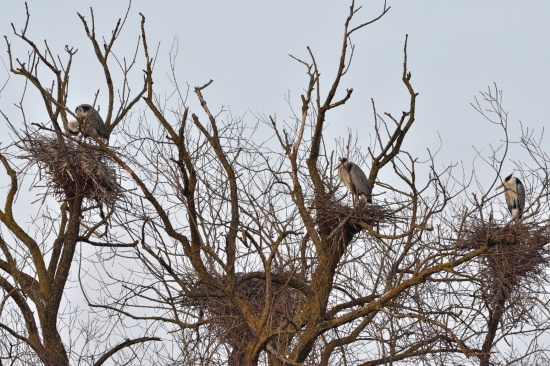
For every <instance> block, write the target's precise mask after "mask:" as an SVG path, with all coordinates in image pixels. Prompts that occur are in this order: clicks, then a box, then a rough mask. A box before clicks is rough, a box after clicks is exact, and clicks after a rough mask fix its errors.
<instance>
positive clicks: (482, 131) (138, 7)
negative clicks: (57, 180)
mask: <svg viewBox="0 0 550 366" xmlns="http://www.w3.org/2000/svg"><path fill="white" fill-rule="evenodd" d="M359 3H361V4H362V5H364V10H362V11H361V12H360V13H359V14H358V15H357V18H356V21H357V22H359V21H365V20H368V19H370V17H372V16H373V15H374V14H377V13H379V12H380V11H381V9H382V6H383V2H381V1H369V2H361V1H358V4H359ZM388 5H390V6H391V10H390V12H389V13H388V14H387V15H386V16H385V17H384V18H383V19H381V20H380V21H379V22H377V23H375V24H373V25H372V26H369V27H367V28H366V29H364V30H362V31H361V32H358V33H355V34H354V35H353V38H352V41H353V43H354V44H355V45H356V52H355V57H354V60H353V64H352V67H351V71H350V73H349V74H348V76H347V78H346V79H345V80H344V82H343V83H342V86H343V88H342V94H341V95H343V93H344V91H345V88H348V87H353V89H354V94H353V97H352V99H351V100H350V101H349V102H348V103H347V104H346V105H345V107H343V108H341V109H340V111H339V112H338V113H335V114H332V115H329V123H330V124H329V127H328V130H327V132H328V133H329V134H330V135H327V136H331V137H329V138H327V141H328V143H329V144H330V143H332V142H333V139H332V136H334V137H337V136H340V135H344V136H345V134H346V128H348V127H349V128H351V129H352V130H353V131H357V133H358V134H359V135H360V136H361V138H364V139H365V140H364V141H365V143H364V146H367V145H368V141H369V139H370V136H371V131H372V110H371V102H370V99H371V98H374V100H375V102H376V104H377V109H378V111H379V112H391V113H393V114H394V115H399V114H400V113H401V111H402V110H405V108H406V106H407V95H406V94H405V89H404V87H403V86H402V84H401V81H400V78H401V72H402V62H403V44H404V40H405V35H406V34H409V47H408V54H409V69H410V71H411V72H412V75H413V78H412V82H413V86H414V88H415V89H416V91H417V92H419V93H420V96H419V99H418V109H417V122H416V125H415V126H414V130H413V134H412V135H411V136H409V137H408V141H407V147H408V148H418V149H419V151H422V150H424V149H425V148H431V149H436V148H437V147H438V146H439V141H438V134H440V135H441V138H442V140H443V149H442V151H441V154H440V160H439V161H440V163H441V164H443V163H449V162H451V161H455V162H456V161H460V160H463V161H465V162H466V163H469V162H471V160H472V158H473V157H474V155H475V152H474V149H473V148H472V146H473V145H475V146H476V147H478V148H479V149H481V150H483V149H486V148H487V147H488V145H489V143H492V144H498V143H499V140H500V139H501V138H502V137H503V136H502V134H501V133H500V131H499V130H498V129H496V128H495V127H494V126H491V125H489V124H487V123H486V122H484V120H483V118H482V117H481V116H479V115H478V114H477V113H476V112H475V111H474V110H473V108H472V107H471V106H470V105H469V103H470V102H472V101H473V100H474V97H475V96H476V95H477V93H478V91H479V90H486V89H487V87H488V86H489V85H492V84H493V83H497V85H498V87H499V88H501V89H503V91H504V106H505V108H506V109H507V110H508V111H510V122H511V123H512V126H511V130H512V136H511V137H512V139H514V137H516V135H514V134H516V133H517V131H518V127H517V126H518V124H519V120H521V121H522V122H523V123H524V124H525V125H527V126H530V127H532V128H534V129H536V130H537V131H540V130H542V128H543V126H544V125H545V124H546V123H547V122H548V121H549V118H548V115H547V113H546V109H547V105H548V103H549V101H550V42H549V38H550V37H549V36H550V26H549V22H548V19H549V18H550V2H549V1H547V0H535V1H529V2H520V1H503V0H492V1H489V0H487V1H482V2H480V1H473V0H462V1H453V2H448V1H445V2H444V1H439V0H438V1H436V0H432V1H429V0H407V1H388ZM90 6H92V7H93V8H94V12H95V20H96V28H97V33H98V34H101V35H104V36H105V37H108V36H109V35H110V32H111V30H112V28H113V27H114V25H115V23H116V20H117V19H118V18H119V17H121V16H124V13H125V10H126V8H127V3H125V2H124V1H86V2H84V1H72V0H71V1H49V2H42V1H34V2H30V4H29V8H30V13H31V21H30V25H29V36H30V37H31V38H32V39H34V40H35V41H36V42H37V43H39V42H40V41H42V40H44V39H48V42H49V44H50V46H51V48H52V51H53V52H54V53H60V54H63V47H64V45H69V46H74V47H76V48H78V49H79V52H78V53H77V55H76V58H75V61H74V62H75V64H74V70H73V73H72V74H71V87H70V91H69V102H68V104H69V105H70V106H71V108H73V109H74V107H76V106H77V105H78V104H81V103H90V101H92V100H93V96H94V94H95V92H96V91H97V90H98V89H99V90H100V96H99V99H98V103H99V105H100V106H104V105H105V104H106V89H105V85H104V84H103V83H102V82H101V70H100V68H99V65H98V63H97V61H94V59H93V57H92V55H93V54H92V50H91V46H90V43H89V42H88V40H87V38H86V36H85V33H84V30H83V27H82V24H81V22H80V20H79V18H78V16H77V14H76V13H77V12H80V13H82V14H83V15H85V16H86V18H87V19H90V13H89V7H90ZM348 8H349V4H348V2H346V1H333V0H331V1H328V0H322V1H320V0H302V1H289V0H283V1H270V2H260V1H252V0H248V1H226V0H209V1H179V2H174V1H149V0H136V1H133V3H132V8H131V11H130V14H129V16H128V21H127V24H126V26H125V29H124V32H123V34H122V36H121V39H120V41H119V43H118V46H117V48H116V49H115V54H116V55H117V56H118V57H121V58H122V57H131V56H132V55H133V49H134V47H135V44H136V42H137V36H138V35H139V21H140V17H139V13H140V12H141V13H143V14H144V15H145V16H146V19H147V20H146V30H147V34H148V41H149V44H150V45H152V46H153V45H156V44H158V43H160V50H159V59H158V62H157V65H156V73H157V80H156V84H155V86H156V88H157V91H162V90H166V91H167V92H168V91H169V90H170V89H171V86H170V85H169V83H168V81H167V78H166V77H165V75H164V74H165V72H166V71H168V69H169V64H168V57H167V55H168V53H169V51H170V49H171V48H172V46H173V44H174V43H176V44H177V45H178V48H179V53H178V58H177V63H176V64H177V71H178V78H179V81H180V83H182V84H185V83H189V84H190V86H191V87H194V86H198V85H203V84H204V83H206V82H207V81H208V80H210V79H213V80H214V84H213V85H212V86H210V87H209V88H208V90H207V92H206V93H205V95H206V97H207V99H208V102H209V104H210V106H211V108H213V109H216V108H220V107H221V106H222V105H223V106H228V107H229V108H230V109H231V111H232V114H233V115H237V116H242V115H244V116H245V120H247V119H248V121H250V123H251V124H253V123H254V122H255V118H254V114H265V115H273V114H276V115H277V118H278V119H287V118H289V116H290V115H291V110H290V107H289V106H288V104H287V102H286V100H285V99H286V96H287V95H290V99H291V103H292V104H293V107H294V108H299V95H300V93H301V91H302V90H303V89H304V87H305V86H306V75H305V68H304V67H303V66H302V65H300V64H299V63H297V62H296V61H294V60H292V59H291V58H290V57H289V56H288V55H289V54H292V55H294V56H297V57H301V58H304V59H306V58H307V51H306V46H310V47H311V49H312V51H313V52H314V54H315V56H316V58H317V61H318V62H319V65H320V68H321V72H322V77H324V78H326V79H325V83H326V82H328V81H329V80H330V78H331V77H332V76H333V75H334V71H335V66H336V62H337V61H338V52H339V48H340V44H341V40H342V29H343V22H344V20H345V17H346V15H347V12H348ZM24 16H25V8H24V3H23V2H9V3H8V2H7V1H4V2H2V5H0V30H1V34H2V35H7V36H8V39H9V40H10V42H11V43H12V45H13V50H14V54H15V55H16V56H18V57H21V58H22V59H24V57H25V54H26V52H27V49H26V48H25V47H23V44H22V43H21V42H20V41H18V40H17V39H16V37H15V36H14V35H13V32H12V30H11V26H10V23H12V22H13V23H14V24H15V27H16V29H21V28H22V27H23V25H24V19H25V18H24ZM0 57H1V60H2V62H3V63H5V64H6V63H7V56H6V45H5V42H2V43H1V45H0ZM138 71H139V70H138ZM136 75H137V76H139V77H141V76H140V75H139V73H136ZM137 76H136V77H137ZM6 78H7V72H6V71H2V72H1V73H0V81H1V82H3V81H5V80H6ZM136 80H139V79H136ZM21 82H22V78H20V77H16V76H12V77H11V79H10V80H9V83H8V86H7V88H6V89H5V90H4V92H3V93H2V94H1V95H0V107H1V109H2V110H3V111H6V112H8V113H9V115H11V116H12V117H13V118H15V122H17V118H19V119H20V117H19V115H18V114H16V110H15V108H14V107H13V106H12V105H13V103H15V102H17V101H18V100H19V98H20V94H19V93H20V90H21V87H22V84H21ZM135 85H136V87H137V86H138V85H137V84H135ZM325 90H326V89H325ZM191 99H192V103H191V106H192V108H193V107H194V106H196V103H195V101H194V99H193V98H191ZM193 103H195V104H193ZM103 108H105V107H103ZM25 112H26V114H27V117H28V118H29V119H31V120H32V121H39V122H44V123H47V122H48V119H47V116H46V112H45V110H44V108H43V106H41V105H37V107H36V108H32V106H28V107H27V109H26V111H25ZM2 123H3V122H2ZM2 126H4V124H2ZM2 129H4V127H2ZM114 135H115V136H116V131H115V132H114ZM2 140H4V141H5V136H4V137H2ZM546 141H548V140H546ZM484 151H485V150H484ZM512 152H513V151H512ZM509 168H510V169H512V164H510V167H509ZM0 179H2V180H4V179H5V176H4V175H2V176H1V178H0Z"/></svg>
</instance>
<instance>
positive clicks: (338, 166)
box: [334, 163, 342, 170]
mask: <svg viewBox="0 0 550 366" xmlns="http://www.w3.org/2000/svg"><path fill="white" fill-rule="evenodd" d="M341 166H342V164H341V163H340V164H338V165H337V166H336V168H334V170H337V169H340V167H341Z"/></svg>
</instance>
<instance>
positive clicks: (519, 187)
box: [495, 174, 525, 220]
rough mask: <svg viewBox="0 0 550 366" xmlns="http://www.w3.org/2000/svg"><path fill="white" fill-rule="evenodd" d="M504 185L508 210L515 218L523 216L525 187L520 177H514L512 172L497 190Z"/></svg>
mask: <svg viewBox="0 0 550 366" xmlns="http://www.w3.org/2000/svg"><path fill="white" fill-rule="evenodd" d="M503 187H504V198H505V199H506V204H507V205H508V211H510V213H511V214H512V217H513V218H514V219H516V220H517V219H519V218H521V215H522V214H523V209H524V208H525V187H524V186H523V183H521V181H520V180H519V178H516V177H513V176H512V174H510V175H509V176H507V177H506V178H505V179H504V182H502V184H501V185H500V186H498V187H497V188H495V190H497V189H500V188H503Z"/></svg>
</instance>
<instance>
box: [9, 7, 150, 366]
mask: <svg viewBox="0 0 550 366" xmlns="http://www.w3.org/2000/svg"><path fill="white" fill-rule="evenodd" d="M91 15H92V24H91V26H89V24H88V22H87V21H86V20H85V18H84V17H83V16H80V18H81V20H82V23H83V25H84V28H85V30H86V32H87V34H88V36H89V37H90V40H91V42H92V45H93V46H94V49H95V51H96V56H97V58H98V61H99V63H100V64H101V65H102V66H103V69H104V72H105V80H106V85H107V89H108V92H109V103H108V107H107V118H106V123H107V127H108V128H109V129H113V128H114V127H116V126H117V124H118V123H120V122H121V121H122V120H123V119H124V117H125V116H126V114H127V113H128V111H129V110H130V109H131V108H132V106H133V105H134V104H135V103H136V102H137V101H138V100H140V98H141V96H142V95H143V94H144V93H145V91H146V85H145V84H144V85H142V89H141V90H140V91H138V92H137V93H136V94H135V95H131V93H130V89H129V86H128V83H127V76H128V74H129V72H130V71H131V70H132V67H133V66H134V62H131V63H129V64H124V66H121V74H122V75H123V86H122V87H121V90H120V93H119V95H120V96H121V99H120V101H119V103H120V107H119V110H118V111H116V113H115V111H114V101H113V98H114V87H113V84H112V81H111V76H110V72H111V71H110V69H109V66H108V62H107V59H108V57H109V56H110V55H111V51H112V46H113V44H114V41H115V40H116V39H117V37H119V34H120V30H121V28H122V25H123V24H124V20H122V19H121V20H119V22H118V23H117V25H116V27H115V30H114V31H113V33H112V37H111V39H110V41H109V42H108V43H107V44H106V47H104V48H102V47H100V46H99V43H98V41H97V40H96V38H95V37H96V36H95V28H94V23H93V22H94V21H93V12H91ZM29 20H30V14H29V11H28V7H27V22H26V23H25V25H24V27H23V29H22V30H21V31H18V30H17V29H16V28H15V26H13V30H14V34H15V36H16V38H17V39H18V41H20V42H22V43H23V44H24V45H26V47H27V48H28V50H29V52H28V55H27V59H26V60H21V59H19V58H18V57H17V56H16V55H14V54H13V52H12V45H11V43H10V41H9V40H8V38H7V37H6V38H5V40H6V46H7V54H8V59H9V68H10V72H11V73H12V74H14V75H16V76H19V77H22V78H23V79H24V80H25V83H28V84H29V85H31V86H32V89H33V92H35V93H36V95H38V96H40V98H41V100H42V105H43V107H44V109H45V111H46V112H47V115H48V116H49V118H50V120H51V123H52V125H51V126H45V125H42V124H33V125H34V126H33V125H31V124H30V123H29V122H28V121H27V120H26V118H25V105H24V99H25V95H26V94H24V95H23V96H22V99H21V103H20V104H19V105H18V107H19V109H20V111H21V116H22V118H23V125H22V126H20V125H18V124H15V123H14V122H13V119H12V118H10V117H9V116H7V115H6V114H4V113H3V116H4V118H5V120H6V122H7V124H8V125H9V126H10V127H11V128H12V131H13V133H14V134H15V136H16V137H17V140H16V141H15V142H14V144H13V146H8V147H7V148H5V149H3V152H2V153H1V154H0V161H1V162H2V165H3V167H4V169H5V172H6V174H7V176H8V177H9V180H10V183H9V186H8V189H7V190H6V191H5V193H6V195H5V204H4V208H3V209H2V210H1V211H0V222H1V223H2V226H1V229H2V232H1V233H0V249H1V250H2V257H0V270H1V275H0V288H1V289H2V290H3V296H2V301H1V306H0V313H1V315H2V317H1V321H0V329H1V331H2V334H3V335H2V337H3V338H5V339H7V340H6V341H5V343H3V344H2V347H3V348H2V353H3V354H2V356H4V353H5V354H7V355H8V357H9V358H10V359H13V360H14V362H15V361H19V362H21V363H33V364H34V363H36V362H38V360H39V361H40V362H42V363H43V364H44V365H56V366H59V365H68V364H69V362H70V355H69V352H70V351H74V350H70V349H69V350H68V349H67V345H68V344H69V347H70V348H71V347H72V346H74V345H73V344H70V343H67V341H68V340H63V339H62V337H61V330H60V329H59V325H60V315H62V314H60V311H65V312H66V313H65V314H63V315H65V316H68V317H69V318H68V319H67V318H65V319H64V320H65V321H68V322H69V323H70V322H71V320H70V319H71V317H72V315H71V312H73V311H75V307H74V306H73V305H72V304H71V303H70V301H69V303H68V307H69V309H72V310H67V309H64V310H62V307H63V306H67V304H66V303H65V302H64V301H63V297H64V296H65V294H66V287H67V283H68V280H69V274H70V271H71V269H72V268H73V263H74V261H75V253H76V249H77V244H78V243H88V244H92V245H104V246H112V247H116V246H117V245H119V246H128V245H129V246H135V243H128V244H123V243H120V242H119V241H118V240H117V239H116V237H113V236H111V235H109V233H108V232H102V229H103V227H104V226H105V225H106V224H107V223H108V220H109V217H110V216H111V215H112V211H113V208H114V206H113V205H112V204H111V203H113V201H114V197H115V196H117V195H118V194H120V190H121V189H122V187H120V186H119V184H118V182H117V176H116V174H117V173H116V171H115V170H114V169H113V167H112V164H111V165H109V162H108V158H107V156H106V155H105V153H104V152H102V151H101V150H100V148H98V147H97V146H95V145H93V144H90V143H89V142H82V141H80V142H78V141H75V140H74V139H73V140H71V139H70V138H69V137H68V135H67V134H66V133H65V131H66V128H67V122H68V121H67V119H68V117H70V116H71V115H73V117H74V114H73V113H72V111H71V110H69V109H68V108H67V107H66V101H67V95H68V88H69V74H70V71H71V66H72V63H73V60H74V57H75V55H76V53H77V50H76V49H74V48H70V47H66V48H65V58H61V57H60V56H56V55H55V54H54V52H53V51H52V50H51V49H50V47H49V45H48V42H47V41H45V42H44V46H45V47H44V49H43V50H41V49H40V48H39V46H37V44H36V43H34V42H33V41H32V40H31V39H29V38H28V37H27V30H28V27H29ZM94 104H95V102H94ZM18 159H23V160H24V161H26V162H27V163H23V164H18V163H17V161H18ZM19 161H21V160H19ZM36 167H38V170H36ZM36 171H38V173H39V174H40V175H43V176H44V177H45V178H46V179H45V180H46V186H47V189H46V190H45V191H44V190H40V188H39V185H38V184H37V183H34V184H32V185H33V186H34V188H35V190H36V191H37V192H40V191H42V193H41V194H42V195H44V196H43V198H42V199H41V200H42V202H43V203H42V205H41V207H40V208H39V209H38V211H37V212H36V214H35V215H33V216H34V225H31V226H30V227H29V228H26V227H25V225H22V224H21V223H20V222H18V220H17V219H16V210H17V208H16V205H15V202H16V199H17V196H18V194H19V191H20V187H21V186H22V184H23V183H24V180H25V179H29V178H30V177H32V175H33V174H36ZM51 198H57V199H58V200H59V201H58V202H56V201H55V200H53V201H52V200H51ZM85 203H86V204H85ZM89 203H92V205H89ZM102 204H108V205H109V206H110V212H108V214H107V216H105V215H104V214H103V213H102V214H101V219H100V220H97V217H98V216H97V212H98V208H99V209H101V207H102ZM50 205H52V206H54V207H55V208H51V206H50ZM92 237H99V238H104V239H105V242H104V243H98V242H95V241H93V240H92ZM61 324H62V325H63V323H61ZM64 328H65V331H69V332H70V326H69V325H68V324H67V325H65V326H64ZM88 336H91V333H90V334H88ZM77 338H78V337H77ZM150 340H158V338H151V337H140V338H138V339H133V340H130V339H127V340H125V341H123V342H121V343H120V344H118V345H116V346H115V347H113V348H112V349H105V350H104V352H105V353H104V354H103V356H101V351H100V350H94V351H93V353H92V354H91V355H90V356H94V355H95V354H97V353H99V354H100V356H101V357H99V360H97V362H95V365H101V364H103V362H104V361H105V359H106V358H108V357H110V356H111V355H113V354H114V353H116V352H117V351H119V350H121V349H123V348H125V347H130V346H132V345H134V344H139V343H142V342H145V341H150ZM29 348H30V349H31V350H32V352H33V355H32V356H29V355H28V349H29Z"/></svg>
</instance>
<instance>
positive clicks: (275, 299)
mask: <svg viewBox="0 0 550 366" xmlns="http://www.w3.org/2000/svg"><path fill="white" fill-rule="evenodd" d="M236 276H237V285H236V286H235V292H234V294H235V297H238V298H240V299H241V300H244V301H245V302H246V303H247V304H248V306H250V309H251V310H252V311H253V312H254V315H255V316H257V317H259V316H261V314H262V311H263V309H264V306H265V300H266V281H265V279H263V278H257V277H253V275H252V274H237V275H236ZM285 276H286V277H287V278H288V276H289V274H281V275H279V276H277V277H278V278H279V279H280V280H281V281H275V280H273V281H272V282H271V294H272V298H271V313H270V321H269V323H270V325H271V328H272V329H276V328H277V327H279V326H280V325H281V324H283V322H285V321H288V319H291V318H292V315H293V313H294V311H295V309H296V306H297V304H298V301H300V299H301V296H302V295H301V293H300V291H299V290H297V289H295V288H293V287H291V286H289V285H288V284H287V283H284V278H285ZM195 292H198V293H203V294H204V296H194V297H186V296H184V297H183V301H182V305H183V306H191V307H195V308H196V309H198V310H200V312H201V313H204V314H205V315H207V316H208V318H210V321H209V323H210V326H211V330H212V331H213V332H214V333H215V334H216V337H217V338H218V339H219V340H221V341H222V342H224V343H227V344H229V345H230V346H231V347H232V348H233V349H234V350H235V351H236V352H237V353H238V352H240V351H242V350H243V347H244V345H245V344H246V343H247V342H248V341H249V340H250V338H251V337H253V334H252V333H251V332H250V330H249V327H248V326H247V324H246V321H245V319H243V315H242V310H243V309H242V308H240V307H239V306H238V305H236V304H235V301H234V299H232V298H231V297H229V296H223V295H222V296H220V295H214V294H213V295H211V296H209V295H206V294H208V293H209V291H208V290H207V289H206V286H204V285H202V284H197V286H196V288H195Z"/></svg>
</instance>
